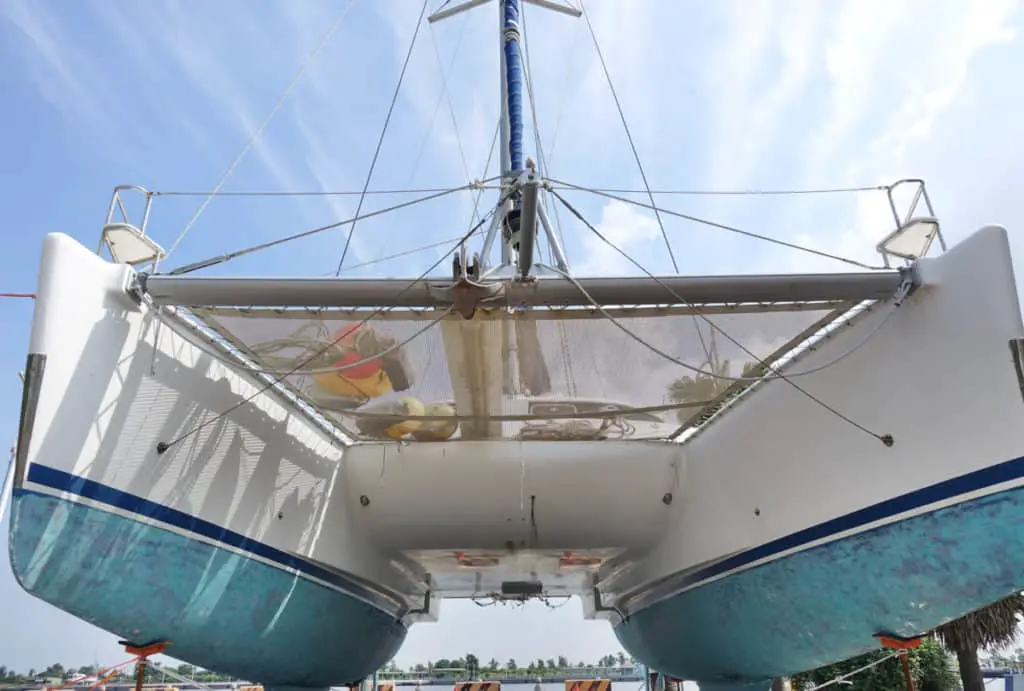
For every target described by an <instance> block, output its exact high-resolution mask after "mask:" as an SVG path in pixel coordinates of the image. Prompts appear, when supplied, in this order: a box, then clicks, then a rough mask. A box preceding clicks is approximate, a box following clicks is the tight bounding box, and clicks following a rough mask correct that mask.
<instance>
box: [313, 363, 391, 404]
mask: <svg viewBox="0 0 1024 691" xmlns="http://www.w3.org/2000/svg"><path fill="white" fill-rule="evenodd" d="M313 381H315V382H316V383H317V386H319V387H320V388H321V389H323V390H325V391H327V392H329V393H332V394H334V395H335V396H345V397H346V398H356V399H365V398H378V397H379V396H383V395H384V394H386V393H391V380H390V379H389V378H388V375H387V372H385V371H384V370H379V371H377V372H376V373H374V374H372V375H370V376H369V377H358V378H357V377H350V376H346V375H345V373H344V370H342V371H339V372H326V373H321V374H314V375H313Z"/></svg>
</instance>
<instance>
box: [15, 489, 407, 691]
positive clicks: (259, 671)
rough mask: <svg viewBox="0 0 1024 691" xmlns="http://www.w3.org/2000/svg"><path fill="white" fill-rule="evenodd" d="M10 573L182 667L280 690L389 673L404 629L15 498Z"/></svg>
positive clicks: (164, 537)
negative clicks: (163, 645)
mask: <svg viewBox="0 0 1024 691" xmlns="http://www.w3.org/2000/svg"><path fill="white" fill-rule="evenodd" d="M11 521H12V523H11V526H12V530H11V543H10V552H11V565H12V567H13V570H14V574H15V576H16V578H17V579H18V582H19V583H20V584H21V585H22V587H23V588H25V589H26V590H27V591H28V592H30V593H31V594H33V595H35V596H37V597H39V598H41V599H43V600H45V601H47V602H49V603H51V604H53V605H55V606H57V607H59V608H61V609H63V610H65V611H67V612H69V613H71V614H73V615H75V616H76V617H79V618H81V619H84V620H86V621H88V622H91V623H92V624H95V625H96V626H98V627H100V628H102V629H105V630H107V631H110V632H112V633H115V634H117V635H118V636H120V637H122V638H125V639H128V640H131V641H135V642H141V643H146V642H149V641H157V640H167V641H170V642H171V644H172V646H171V648H170V650H169V651H168V652H169V654H171V655H173V656H174V657H175V658H180V659H182V660H186V661H188V662H190V663H193V664H196V665H200V666H203V667H207V668H211V669H216V670H218V671H220V672H224V673H227V674H232V675H235V676H237V677H239V678H242V679H248V680H252V681H258V682H261V683H263V684H266V685H268V686H274V687H278V688H281V687H302V688H325V687H329V686H337V685H342V684H346V683H348V682H353V681H358V680H360V679H362V678H364V677H366V676H367V675H369V674H372V673H373V671H374V670H376V669H378V668H380V667H382V666H383V665H384V664H385V663H386V662H387V661H388V660H390V659H391V658H392V657H393V656H394V655H395V653H396V652H397V651H398V649H399V647H400V646H401V645H402V642H403V641H404V640H405V635H406V627H405V626H404V625H403V624H402V623H401V622H399V621H396V620H394V619H393V618H391V617H389V616H387V615H386V614H384V613H383V612H381V611H380V610H378V609H376V608H374V607H371V606H370V605H367V604H365V603H364V602H362V601H361V600H358V599H356V598H354V597H351V596H349V595H346V594H344V593H341V592H338V591H336V590H334V589H331V588H328V587H326V586H322V585H319V584H317V583H314V582H312V581H310V580H308V579H304V578H300V577H298V576H296V575H294V574H292V573H289V572H287V571H284V570H282V569H279V568H275V567H273V566H269V565H267V564H264V563H262V562H260V561H256V560H254V559H251V558H249V557H246V556H244V555H241V554H238V553H236V552H233V551H229V550H226V549H224V548H221V547H216V546H213V545H210V544H207V543H205V542H201V541H198V540H194V539H191V538H188V537H186V536H184V535H180V534H178V533H175V532H172V531H170V530H166V529H163V528H159V527H156V526H151V525H146V524H144V523H141V522H139V521H135V520H132V519H130V518H126V517H123V516H120V515H117V514H113V513H109V512H106V511H101V510H98V509H94V508H92V507H89V506H85V505H83V504H80V503H76V502H72V501H68V500H64V499H58V498H55V497H52V496H48V495H44V494H39V493H36V492H32V491H26V490H17V491H16V492H15V495H14V501H13V506H12V514H11Z"/></svg>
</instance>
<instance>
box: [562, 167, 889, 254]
mask: <svg viewBox="0 0 1024 691" xmlns="http://www.w3.org/2000/svg"><path fill="white" fill-rule="evenodd" d="M550 182H553V183H556V184H557V185H560V186H562V187H564V188H566V189H574V190H578V191H580V192H590V193H592V194H596V195H598V196H600V197H605V198H607V199H614V200H615V201H619V202H622V203H624V204H632V205H633V206H638V207H640V208H642V209H650V210H654V211H659V212H661V213H663V214H665V215H666V216H675V217H677V218H682V219H685V220H687V221H693V222H694V223H700V224H701V225H706V226H710V227H712V228H718V229H719V230H727V231H729V232H730V233H737V234H739V235H745V236H746V237H749V238H754V239H755V240H763V241H765V242H770V243H772V244H775V245H781V246H783V247H788V248H790V249H794V250H799V251H801V252H807V253H808V254H813V255H816V256H819V257H824V258H826V259H835V260H836V261H840V262H844V263H846V264H851V265H853V266H857V267H860V268H862V269H871V270H872V271H876V270H879V269H883V268H885V267H881V266H872V265H871V264H865V263H863V262H859V261H857V260H856V259H849V258H847V257H840V256H838V255H835V254H829V253H828V252H822V251H821V250H815V249H811V248H810V247H804V246H802V245H797V244H795V243H792V242H786V241H785V240H779V239H778V238H773V237H769V236H767V235H761V234H759V233H754V232H751V231H749V230H743V229H741V228H737V227H735V226H729V225H726V224H724V223H718V222H716V221H710V220H708V219H706V218H700V217H699V216H691V215H689V214H684V213H681V212H679V211H671V210H669V209H664V208H660V207H655V206H654V205H652V204H645V203H643V202H638V201H636V200H635V199H629V198H627V197H622V196H617V195H615V194H611V193H609V192H602V191H600V190H596V189H591V188H589V187H581V186H580V185H574V184H572V183H570V182H562V181H559V180H551V181H550ZM551 192H552V194H555V196H558V195H557V193H556V192H555V190H554V189H552V190H551ZM563 203H565V202H564V201H563Z"/></svg>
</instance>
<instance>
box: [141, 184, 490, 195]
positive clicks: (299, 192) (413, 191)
mask: <svg viewBox="0 0 1024 691" xmlns="http://www.w3.org/2000/svg"><path fill="white" fill-rule="evenodd" d="M484 188H485V189H498V186H497V185H490V186H484ZM449 189H451V187H413V188H409V189H388V190H367V191H366V192H360V191H359V190H343V191H324V190H295V191H291V190H251V191H241V192H193V191H187V190H186V191H181V192H178V191H173V190H172V191H166V192H152V191H151V192H150V193H149V196H151V197H205V196H211V197H354V196H356V195H357V194H365V195H367V196H370V195H385V194H431V193H433V192H444V191H445V190H449Z"/></svg>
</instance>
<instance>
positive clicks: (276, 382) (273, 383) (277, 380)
mask: <svg viewBox="0 0 1024 691" xmlns="http://www.w3.org/2000/svg"><path fill="white" fill-rule="evenodd" d="M504 202H505V197H502V199H501V200H500V201H499V203H498V206H495V207H494V208H493V209H492V210H491V211H490V212H489V213H488V214H486V215H484V217H483V218H481V219H480V222H479V223H477V224H476V225H475V226H473V227H472V228H471V229H470V230H469V231H468V232H467V233H466V234H465V235H464V236H463V240H462V242H465V241H466V240H467V239H469V237H470V236H471V235H473V233H475V232H476V231H477V230H478V229H479V228H480V227H481V226H483V224H484V223H485V222H486V221H487V220H488V219H489V218H490V217H491V216H492V215H494V213H495V212H496V211H497V210H498V208H499V207H500V206H501V205H502V204H503V203H504ZM461 244H462V243H461V242H460V243H459V244H458V245H455V246H453V247H452V248H451V249H449V250H448V251H447V252H445V253H444V254H443V255H442V256H441V257H440V258H438V259H437V261H435V262H434V263H433V264H432V265H431V266H429V267H428V268H427V270H426V271H424V272H423V273H422V274H420V275H419V276H418V277H417V278H414V279H413V280H411V281H409V283H408V285H406V286H405V287H404V288H402V289H401V290H400V291H398V292H397V293H396V294H395V298H396V299H397V298H399V297H401V296H402V295H404V294H405V293H407V292H409V291H410V290H412V289H413V288H414V287H415V286H416V285H418V284H419V282H420V281H422V280H423V279H425V278H426V277H427V276H428V275H430V272H432V271H433V270H434V269H436V268H437V267H438V266H440V265H441V263H442V262H443V261H445V260H446V259H447V258H448V257H449V256H451V254H452V253H453V252H454V251H455V250H456V248H457V247H459V245H461ZM393 309H394V307H393V306H391V307H385V308H380V309H376V310H374V311H373V312H371V313H370V314H368V315H367V316H366V317H365V318H364V319H363V320H362V321H361V322H359V323H358V324H356V325H354V327H355V328H358V327H361V326H363V325H365V324H366V323H367V322H369V321H370V320H371V319H373V318H374V317H377V316H378V315H380V314H386V313H387V312H390V311H391V310H393ZM344 336H345V332H342V333H341V334H340V335H339V336H338V337H337V338H335V339H334V340H332V341H331V342H330V343H327V344H326V345H324V346H323V348H321V349H320V350H319V351H318V352H316V353H314V354H313V355H312V356H310V357H309V358H308V359H306V360H305V361H304V362H301V363H299V365H298V366H297V367H295V368H294V369H293V370H292V371H291V372H285V373H284V374H281V375H279V376H277V377H274V378H272V379H270V381H268V382H267V383H266V384H265V385H264V386H262V387H260V388H259V389H257V390H256V391H255V392H253V393H251V394H249V395H248V396H246V397H245V398H243V399H242V400H240V401H238V402H237V403H235V404H234V405H232V406H230V407H228V408H227V409H226V410H225V411H223V412H221V413H218V414H217V415H214V416H213V417H212V418H210V419H209V420H205V421H203V422H201V423H199V424H198V425H196V426H194V427H192V428H191V429H189V430H187V431H186V432H184V433H182V434H180V435H178V436H177V437H175V438H173V439H171V440H170V441H166V442H160V443H159V444H157V453H164V452H165V451H167V450H168V449H170V448H171V447H173V446H175V445H176V444H179V443H180V442H182V441H184V440H185V439H188V438H189V437H191V436H192V435H194V434H196V433H197V432H199V431H201V430H202V429H203V428H205V427H207V426H208V425H212V424H214V423H215V422H217V421H219V420H221V419H223V418H224V417H226V416H227V415H230V414H231V413H232V412H234V411H236V410H238V409H239V408H241V407H242V406H243V405H246V404H247V403H249V402H250V401H252V400H253V399H255V398H256V397H257V396H260V395H262V394H264V393H266V392H267V391H269V390H270V389H272V388H274V387H277V386H280V385H281V383H282V382H283V381H284V380H285V379H286V378H287V377H288V376H290V375H291V374H292V373H293V372H296V371H298V370H300V369H301V368H303V367H305V366H306V365H307V364H308V363H310V362H312V361H313V360H315V359H316V358H318V357H320V356H321V355H323V354H324V353H325V352H327V350H328V349H330V348H332V347H334V346H335V345H337V343H338V341H340V340H341V339H342V338H344Z"/></svg>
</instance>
